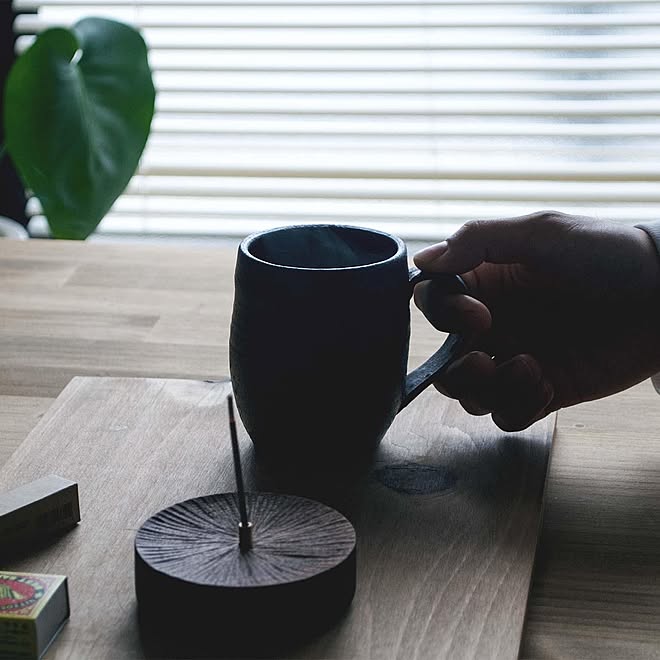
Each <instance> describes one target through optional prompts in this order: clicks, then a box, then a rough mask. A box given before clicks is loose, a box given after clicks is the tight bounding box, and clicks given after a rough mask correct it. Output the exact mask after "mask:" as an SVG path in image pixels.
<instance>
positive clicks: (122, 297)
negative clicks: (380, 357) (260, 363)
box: [0, 239, 660, 660]
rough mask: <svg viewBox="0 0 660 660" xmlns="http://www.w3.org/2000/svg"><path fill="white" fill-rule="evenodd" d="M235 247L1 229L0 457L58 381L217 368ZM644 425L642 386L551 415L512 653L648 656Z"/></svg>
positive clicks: (659, 505)
mask: <svg viewBox="0 0 660 660" xmlns="http://www.w3.org/2000/svg"><path fill="white" fill-rule="evenodd" d="M235 255H236V247H235V246H234V245H229V246H216V247H200V246H199V245H196V246H188V247H182V246H179V247H177V246H172V245H136V244H96V243H90V242H89V241H87V242H85V243H76V242H68V241H49V240H44V241H40V240H31V241H11V240H4V239H0V282H2V286H1V287H0V465H2V464H4V462H5V461H6V460H7V458H8V457H9V456H10V455H11V453H12V452H13V451H14V449H15V448H16V447H18V446H19V445H20V443H21V441H22V440H23V439H24V438H25V437H26V436H27V435H28V433H29V432H30V430H31V429H32V428H33V427H34V426H35V425H36V424H37V422H38V421H39V419H40V417H41V416H42V415H43V413H44V411H45V410H46V409H47V408H48V406H49V405H50V404H51V403H52V402H53V401H54V399H55V397H57V396H58V395H59V393H60V392H61V391H62V389H63V388H64V387H65V386H66V384H67V383H68V382H69V381H70V379H71V378H72V377H73V376H76V375H89V376H154V377H173V378H191V379H207V378H208V379H222V378H226V377H227V374H228V347H227V343H228V336H229V319H230V314H231V303H232V296H233V270H234V261H235ZM412 316H413V320H412V324H413V331H412V340H411V356H410V361H411V364H412V365H416V364H419V363H420V362H421V361H422V360H423V359H424V358H425V357H427V356H428V355H430V353H431V352H432V351H433V350H435V348H437V346H438V343H439V341H440V339H441V338H442V336H441V335H440V334H439V333H437V332H435V331H434V330H433V328H431V326H430V325H429V324H428V323H427V322H426V321H425V319H423V318H422V317H421V315H420V314H419V313H418V312H417V311H416V310H415V308H414V307H413V310H412ZM658 429H660V398H659V397H658V395H657V394H656V393H655V392H654V390H653V388H652V386H651V384H650V383H649V382H644V383H642V384H640V385H638V386H636V387H634V388H631V389H630V390H628V391H626V392H623V393H621V394H617V395H615V396H612V397H608V398H606V399H603V400H601V401H594V402H591V403H586V404H582V405H580V406H576V407H574V408H570V409H567V410H562V411H560V413H559V415H558V418H557V430H556V433H555V439H554V447H553V458H552V462H551V465H550V470H549V475H548V482H547V490H546V493H547V494H546V498H545V513H544V522H543V529H542V535H541V541H540V543H539V549H538V553H537V561H536V565H535V568H534V574H533V580H532V586H531V592H530V597H529V603H528V611H527V620H526V624H525V628H524V633H523V643H522V651H521V657H523V658H549V659H550V658H551V659H555V658H580V659H582V658H584V659H585V660H586V659H590V658H593V659H598V660H600V659H602V658H612V659H616V660H619V659H620V658H659V657H660V651H659V649H660V584H659V582H660V581H659V578H658V576H659V575H660V552H658V548H659V547H660V520H659V514H658V512H659V511H660V486H659V484H660V459H659V449H658V433H659V431H658ZM3 478H4V476H2V474H0V489H2V488H4V487H5V485H6V484H5V483H4V482H3Z"/></svg>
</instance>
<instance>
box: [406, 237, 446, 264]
mask: <svg viewBox="0 0 660 660" xmlns="http://www.w3.org/2000/svg"><path fill="white" fill-rule="evenodd" d="M448 249H449V244H448V243H447V241H442V243H436V244H435V245H430V246H429V247H427V248H424V249H423V250H420V251H419V252H418V253H417V254H416V255H415V257H414V260H415V263H416V264H417V265H418V266H419V267H420V268H421V267H422V266H425V267H427V268H428V267H429V266H431V265H433V263H434V262H435V261H436V260H438V259H440V257H442V256H443V255H444V254H445V252H447V250H448Z"/></svg>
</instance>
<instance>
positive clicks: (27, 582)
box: [0, 573, 50, 617]
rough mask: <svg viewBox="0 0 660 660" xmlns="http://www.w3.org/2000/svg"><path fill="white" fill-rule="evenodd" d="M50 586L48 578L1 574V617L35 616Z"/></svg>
mask: <svg viewBox="0 0 660 660" xmlns="http://www.w3.org/2000/svg"><path fill="white" fill-rule="evenodd" d="M49 586H50V581H49V580H48V578H44V577H41V576H39V577H35V576H33V575H11V574H6V573H0V616H2V615H3V614H12V615H14V616H25V617H29V616H31V615H33V614H35V610H36V609H37V608H38V606H39V605H40V603H41V600H42V599H43V597H44V595H45V594H46V593H47V591H48V588H49Z"/></svg>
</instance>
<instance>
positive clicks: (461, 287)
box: [399, 268, 468, 410]
mask: <svg viewBox="0 0 660 660" xmlns="http://www.w3.org/2000/svg"><path fill="white" fill-rule="evenodd" d="M408 280H409V282H410V295H411V296H412V291H413V289H414V287H415V285H416V284H419V282H424V281H425V280H431V281H433V282H436V283H437V284H438V285H439V286H440V288H441V290H442V291H443V292H444V293H447V294H451V293H467V292H468V290H467V286H465V282H464V281H463V280H462V279H461V277H460V276H459V275H449V274H447V273H425V272H423V271H421V270H420V269H419V268H411V269H410V270H409V272H408ZM463 344H464V339H463V337H461V336H460V335H457V334H450V335H449V337H447V339H446V340H445V343H444V344H443V345H442V346H441V347H440V348H439V349H438V350H437V351H436V352H435V353H434V354H433V355H432V356H431V357H430V358H429V359H428V360H426V362H424V364H421V365H420V366H419V367H417V369H414V370H413V371H411V372H410V373H409V374H408V375H407V376H406V384H405V386H404V390H403V398H402V401H401V406H400V408H399V410H403V408H405V407H406V406H407V405H408V404H409V403H410V402H411V401H412V400H413V399H414V398H415V397H416V396H417V395H418V394H420V393H421V392H422V391H423V390H425V389H426V388H427V387H428V386H429V385H430V384H431V382H433V381H434V380H435V379H436V378H437V377H438V376H440V374H442V372H443V371H444V370H445V369H446V368H447V367H448V366H449V365H450V364H451V362H453V361H454V360H455V359H456V358H457V357H458V356H459V355H460V353H461V350H462V348H463Z"/></svg>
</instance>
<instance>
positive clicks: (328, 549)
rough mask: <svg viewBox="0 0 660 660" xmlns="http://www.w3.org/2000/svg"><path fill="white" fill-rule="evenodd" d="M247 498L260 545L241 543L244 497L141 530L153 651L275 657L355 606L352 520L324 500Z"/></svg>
mask: <svg viewBox="0 0 660 660" xmlns="http://www.w3.org/2000/svg"><path fill="white" fill-rule="evenodd" d="M245 495H246V503H247V508H248V510H249V516H250V521H251V524H252V528H251V531H252V538H251V547H247V548H246V547H245V544H244V547H243V548H241V546H240V544H239V524H238V521H239V520H240V515H239V503H238V497H237V495H236V494H235V493H222V494H218V495H208V496H206V497H197V498H194V499H191V500H186V501H185V502H180V503H178V504H175V505H174V506H171V507H169V508H167V509H164V510H162V511H160V512H159V513H157V514H156V515H154V516H153V517H151V518H149V519H148V520H147V521H146V522H145V523H144V525H143V526H142V527H141V528H140V530H139V531H138V533H137V536H136V539H135V589H136V595H137V601H138V615H139V619H140V626H141V630H142V635H143V641H145V645H146V647H147V650H148V649H149V647H150V646H151V647H152V648H154V644H156V648H155V652H157V653H158V654H161V655H162V654H164V653H163V651H164V650H165V651H167V654H169V655H179V654H181V655H191V656H192V655H213V656H216V657H218V656H222V655H249V654H252V655H254V654H255V653H257V654H258V653H260V652H261V651H263V652H266V653H272V652H273V651H274V650H275V649H278V648H282V647H287V646H289V645H295V644H296V643H300V642H302V641H305V639H308V638H309V637H310V636H313V635H314V634H316V633H318V632H321V631H322V630H324V629H325V628H327V627H329V626H330V625H331V624H332V623H333V622H334V621H336V620H337V619H338V618H339V617H340V616H341V614H342V613H343V612H344V611H345V610H346V608H347V607H348V606H349V605H350V603H351V600H352V598H353V594H354V592H355V530H354V529H353V526H352V525H351V523H350V522H349V521H348V520H347V519H346V518H344V516H342V515H341V514H340V513H339V512H338V511H335V510H334V509H331V508H330V507H328V506H325V505H324V504H321V503H320V502H316V501H314V500H309V499H305V498H302V497H295V496H292V495H279V494H273V493H246V494H245Z"/></svg>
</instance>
